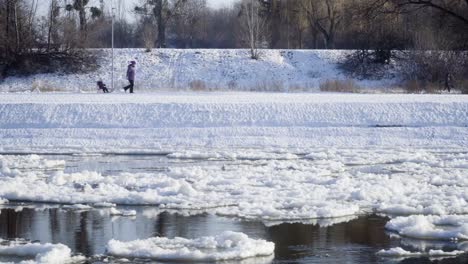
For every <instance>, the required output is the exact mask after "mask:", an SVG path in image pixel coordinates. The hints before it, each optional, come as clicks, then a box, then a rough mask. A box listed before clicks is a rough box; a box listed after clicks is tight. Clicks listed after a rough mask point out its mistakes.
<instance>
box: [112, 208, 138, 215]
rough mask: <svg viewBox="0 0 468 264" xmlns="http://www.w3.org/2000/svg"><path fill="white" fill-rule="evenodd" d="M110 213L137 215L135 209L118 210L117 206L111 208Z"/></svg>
mask: <svg viewBox="0 0 468 264" xmlns="http://www.w3.org/2000/svg"><path fill="white" fill-rule="evenodd" d="M109 212H110V215H114V216H136V215H137V212H136V211H135V210H117V209H116V208H115V207H112V208H110V209H109Z"/></svg>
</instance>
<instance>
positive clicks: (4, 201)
mask: <svg viewBox="0 0 468 264" xmlns="http://www.w3.org/2000/svg"><path fill="white" fill-rule="evenodd" d="M7 203H8V200H7V199H3V198H2V197H0V204H7Z"/></svg>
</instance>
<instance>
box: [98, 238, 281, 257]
mask: <svg viewBox="0 0 468 264" xmlns="http://www.w3.org/2000/svg"><path fill="white" fill-rule="evenodd" d="M274 249H275V245H274V243H272V242H267V241H265V240H254V239H251V238H249V237H248V236H247V235H245V234H243V233H236V232H230V231H227V232H224V233H222V234H220V235H218V236H214V237H201V238H197V239H186V238H179V237H177V238H174V239H169V238H164V237H156V238H150V239H146V240H136V241H131V242H121V241H117V240H111V241H109V243H108V244H107V252H108V254H110V255H113V256H117V257H125V258H145V259H157V260H171V261H223V260H241V259H247V258H254V257H261V256H270V255H273V254H274Z"/></svg>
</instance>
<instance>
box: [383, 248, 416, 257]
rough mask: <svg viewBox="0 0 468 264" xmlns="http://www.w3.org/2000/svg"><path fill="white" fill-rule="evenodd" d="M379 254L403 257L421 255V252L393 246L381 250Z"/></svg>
mask: <svg viewBox="0 0 468 264" xmlns="http://www.w3.org/2000/svg"><path fill="white" fill-rule="evenodd" d="M377 255H379V256H382V257H401V256H421V255H422V253H421V252H410V251H406V250H404V249H402V248H401V247H396V248H391V249H389V250H383V249H382V250H380V251H379V252H377Z"/></svg>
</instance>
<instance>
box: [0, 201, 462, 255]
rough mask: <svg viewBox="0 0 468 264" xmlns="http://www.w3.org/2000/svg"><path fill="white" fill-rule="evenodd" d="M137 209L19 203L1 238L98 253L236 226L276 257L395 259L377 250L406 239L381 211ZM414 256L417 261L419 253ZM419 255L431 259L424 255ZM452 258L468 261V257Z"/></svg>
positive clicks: (0, 214)
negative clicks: (265, 216)
mask: <svg viewBox="0 0 468 264" xmlns="http://www.w3.org/2000/svg"><path fill="white" fill-rule="evenodd" d="M133 209H136V210H137V212H138V214H137V216H136V217H133V218H128V217H113V216H111V215H110V214H109V212H108V210H107V209H100V210H97V209H95V210H89V211H72V210H63V209H60V208H48V207H47V206H45V207H42V208H41V207H32V208H29V207H28V206H25V207H20V208H19V209H18V207H17V210H16V211H15V209H13V208H9V209H2V210H0V238H3V239H14V238H24V239H28V240H32V241H35V240H37V241H40V242H41V243H46V242H50V243H63V244H65V245H67V246H69V247H70V248H71V249H72V250H73V252H76V253H82V254H84V255H85V256H88V257H92V256H95V255H100V254H105V246H106V244H107V242H108V241H109V240H110V239H118V240H122V241H131V240H135V239H146V238H150V237H154V236H165V237H169V238H173V237H177V236H178V237H186V238H190V239H193V238H197V237H201V236H213V235H217V234H219V233H221V232H223V231H226V230H231V231H237V232H243V233H246V234H247V235H249V236H250V237H252V238H262V239H267V240H270V241H273V242H274V243H275V245H276V251H275V261H274V262H276V263H382V262H383V263H386V262H388V263H393V262H394V261H395V260H385V259H379V257H377V256H376V255H375V252H377V251H378V250H380V249H382V248H390V247H395V246H401V244H400V239H396V238H391V237H390V236H389V235H387V234H386V233H385V231H384V225H385V223H386V221H387V219H386V218H382V217H378V216H370V217H369V216H362V217H359V218H357V219H353V220H351V221H348V222H343V223H339V224H335V225H332V226H322V227H321V226H319V225H317V224H303V223H285V224H280V225H274V226H266V225H264V224H263V223H261V222H255V221H240V220H238V219H232V218H225V217H219V216H214V215H211V214H198V215H190V214H185V215H182V214H175V213H169V212H160V211H158V210H157V209H155V208H151V207H140V208H133ZM401 242H402V244H403V245H404V244H405V243H406V244H410V246H411V247H414V248H419V249H422V248H427V247H431V248H444V249H447V247H446V246H441V245H432V244H431V245H428V244H424V245H420V244H417V243H416V242H414V241H410V240H408V239H402V240H401ZM419 243H421V242H419ZM425 243H426V242H425ZM2 260H3V258H2ZM10 260H12V259H10ZM13 260H14V259H13ZM258 261H260V262H261V261H262V260H257V261H253V263H260V262H258ZM399 261H402V260H399ZM412 261H413V262H411V263H416V262H414V261H415V259H412ZM417 261H418V262H417V263H426V262H425V261H426V259H424V258H422V259H418V260H417ZM450 261H452V262H450V263H466V262H465V261H466V257H465V258H463V257H459V258H458V259H457V260H456V261H455V262H453V261H454V259H451V260H450ZM264 262H265V260H263V263H264ZM249 263H252V261H251V262H249ZM402 263H405V260H403V262H402ZM442 263H443V262H442Z"/></svg>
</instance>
